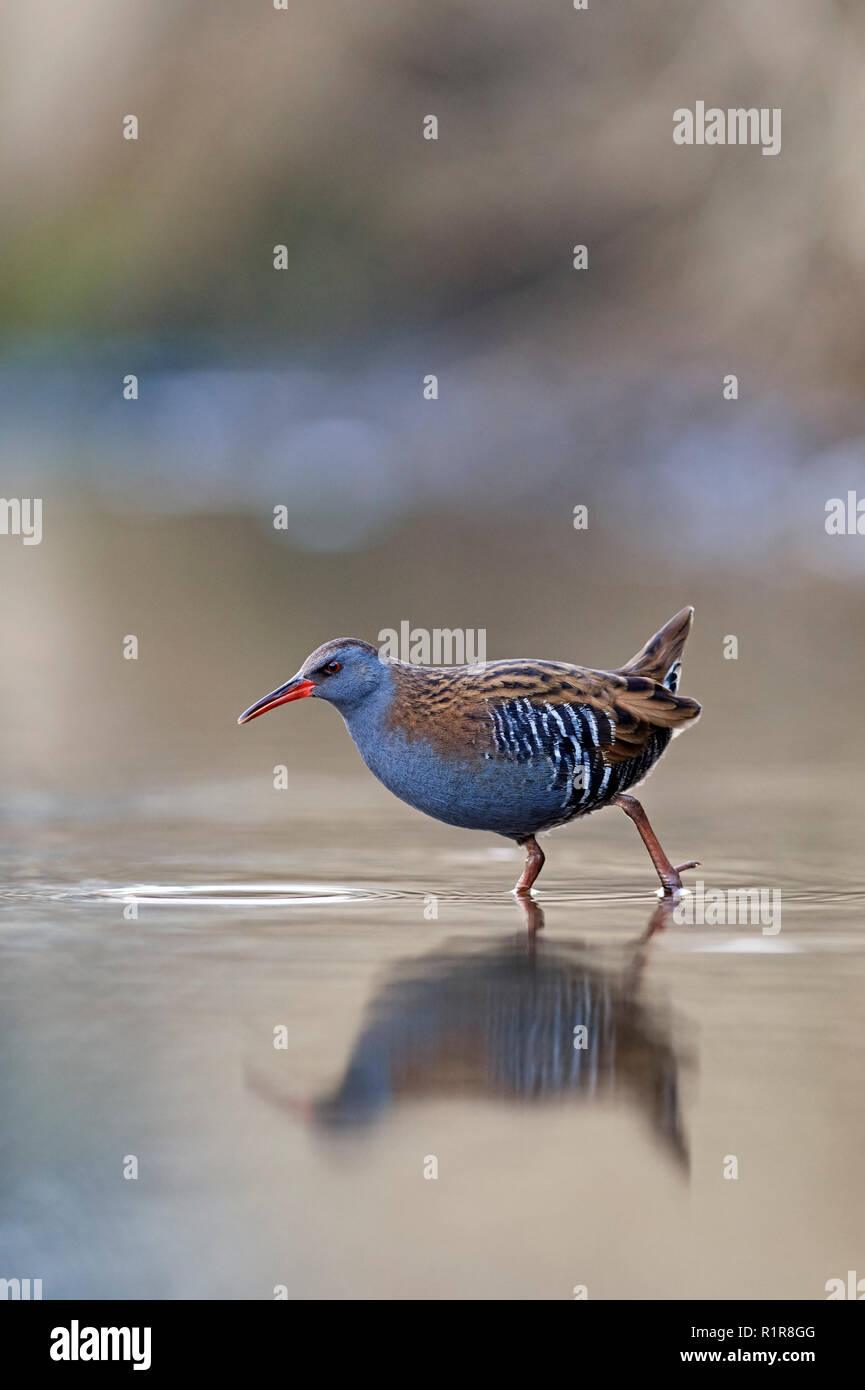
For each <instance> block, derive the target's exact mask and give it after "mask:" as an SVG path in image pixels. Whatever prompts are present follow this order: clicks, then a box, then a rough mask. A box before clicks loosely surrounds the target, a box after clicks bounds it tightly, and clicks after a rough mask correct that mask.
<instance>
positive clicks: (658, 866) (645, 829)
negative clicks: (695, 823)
mask: <svg viewBox="0 0 865 1390" xmlns="http://www.w3.org/2000/svg"><path fill="white" fill-rule="evenodd" d="M613 805H614V806H621V808H622V810H623V811H624V813H625V815H626V816H630V818H631V820H632V821H633V822H634V825H635V826H636V827H637V829H638V830H639V832H640V835H641V836H642V840H643V844H644V845H645V846H646V849H647V850H648V851H649V856H650V858H651V860H652V863H653V864H654V866H655V871H656V873H657V875H658V878H659V879H660V880H661V884H662V886H663V889H664V892H665V893H675V891H676V889H677V888H681V886H682V880H681V879H680V877H679V875H680V874H681V873H682V872H683V870H684V869H696V868H698V867H699V860H698V859H689V860H688V863H687V864H679V865H678V867H677V868H674V867H673V865H672V864H671V863H670V861H669V859H668V858H667V856H666V854H665V853H664V851H663V850H662V849H661V845H660V841H659V840H658V837H657V835H656V834H655V832H654V830H653V829H652V827H651V825H650V824H649V817H648V816H647V815H646V813H645V811H644V810H643V808H642V806H641V805H640V803H639V801H638V800H637V798H636V797H635V796H624V795H619V796H614V797H613Z"/></svg>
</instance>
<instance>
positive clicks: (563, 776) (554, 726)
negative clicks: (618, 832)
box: [490, 699, 672, 820]
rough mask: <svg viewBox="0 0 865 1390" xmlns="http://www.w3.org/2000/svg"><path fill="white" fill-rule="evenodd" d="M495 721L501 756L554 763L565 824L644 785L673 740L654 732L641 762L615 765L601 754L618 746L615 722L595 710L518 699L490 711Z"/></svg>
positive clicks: (667, 731)
mask: <svg viewBox="0 0 865 1390" xmlns="http://www.w3.org/2000/svg"><path fill="white" fill-rule="evenodd" d="M490 715H491V717H492V721H493V728H494V737H495V745H496V748H497V750H498V752H499V753H501V754H503V755H504V756H505V757H507V758H511V759H512V760H513V761H514V762H517V763H528V762H533V761H535V760H537V759H545V760H546V761H547V762H548V763H549V765H550V783H549V785H550V788H551V789H552V790H554V791H560V792H561V793H562V817H563V819H565V820H570V819H571V818H572V817H573V816H579V815H588V814H589V812H591V811H596V810H599V809H600V807H602V806H606V805H608V804H609V802H610V800H611V799H612V798H613V797H614V796H615V795H616V794H617V793H619V792H623V791H626V790H627V789H628V787H632V786H634V785H635V784H636V783H637V782H640V781H642V779H643V778H644V777H645V776H646V774H647V773H648V772H649V770H650V769H651V767H652V766H653V764H654V763H656V762H657V760H658V758H660V756H661V754H662V753H663V751H664V749H665V748H666V746H667V744H668V743H669V741H670V738H671V735H672V731H671V730H670V729H655V730H653V731H652V733H651V735H650V736H649V738H648V740H647V742H646V745H645V748H644V749H643V751H642V752H641V753H639V754H638V755H637V756H636V757H633V758H626V759H624V760H623V761H621V762H615V763H610V762H607V761H606V759H605V758H604V755H603V751H602V750H603V748H604V747H607V748H609V747H611V746H612V745H614V744H615V741H616V727H615V722H614V720H613V719H611V718H610V716H609V715H607V714H605V713H604V711H603V710H599V709H597V708H596V707H594V708H593V707H592V706H590V705H576V704H574V705H572V704H555V705H553V704H549V703H545V704H532V702H531V701H530V700H528V699H518V700H507V701H505V702H504V703H502V704H499V705H490Z"/></svg>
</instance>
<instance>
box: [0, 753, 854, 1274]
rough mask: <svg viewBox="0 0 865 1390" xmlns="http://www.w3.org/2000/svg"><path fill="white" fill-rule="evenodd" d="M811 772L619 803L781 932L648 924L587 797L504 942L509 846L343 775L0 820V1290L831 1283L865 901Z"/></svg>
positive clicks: (848, 1228) (830, 800) (661, 918)
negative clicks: (762, 896) (734, 1165)
mask: <svg viewBox="0 0 865 1390" xmlns="http://www.w3.org/2000/svg"><path fill="white" fill-rule="evenodd" d="M671 768H673V765H671ZM808 785H809V787H811V788H812V792H811V793H810V795H809V799H808V801H807V805H806V804H805V802H804V801H803V797H802V794H801V788H802V771H801V769H797V770H796V772H795V774H793V773H791V774H789V775H787V774H784V773H778V774H777V775H772V776H769V775H767V776H766V777H765V778H764V779H763V781H762V783H761V785H760V786H759V787H756V788H755V787H754V786H751V787H749V790H748V795H747V798H746V799H744V798H742V797H741V795H740V793H739V790H738V788H739V781H738V779H737V778H736V777H734V776H733V775H732V774H730V775H729V777H719V776H717V775H713V778H712V782H711V785H705V786H695V785H694V784H693V781H690V780H688V779H686V778H685V777H684V776H683V775H682V774H681V773H678V772H677V770H673V771H671V772H666V771H665V774H664V777H663V779H661V778H660V777H659V778H658V780H657V783H656V782H655V781H654V780H653V781H652V783H651V784H650V785H649V787H648V788H647V789H646V791H645V796H644V801H645V804H646V807H647V810H648V811H649V813H650V815H651V816H652V819H653V822H654V823H655V827H656V829H657V830H658V833H659V835H660V837H661V839H662V841H663V843H664V845H665V847H666V848H667V849H668V852H669V853H670V854H671V856H672V857H674V858H675V859H677V860H684V859H688V858H691V857H694V858H698V859H700V860H701V861H702V866H701V868H700V869H699V870H695V871H693V872H692V873H690V875H688V878H689V881H690V882H691V883H692V885H696V883H697V881H698V880H701V879H702V880H703V881H704V882H705V884H706V886H707V888H709V887H712V888H721V889H727V888H729V887H741V888H746V887H753V886H756V887H763V888H765V889H768V890H771V889H777V890H779V891H780V894H781V898H780V904H781V919H780V930H779V931H777V933H775V932H774V931H770V932H764V930H763V928H762V926H761V925H760V923H759V922H758V923H752V922H750V921H747V920H746V921H744V922H741V921H734V922H729V923H725V924H714V925H709V924H703V925H687V924H679V923H677V922H676V921H675V920H673V919H672V917H671V916H670V913H669V911H668V912H666V913H664V912H662V913H660V914H659V913H658V911H657V908H658V900H657V897H656V896H655V892H654V890H655V886H656V885H655V883H653V879H652V870H651V865H650V864H649V861H648V858H647V856H646V855H645V852H644V850H643V848H642V846H641V845H640V842H639V840H638V839H637V836H636V833H635V831H634V829H633V827H632V826H631V825H630V824H629V822H628V821H627V820H626V819H625V817H623V816H621V815H620V814H618V813H616V812H615V811H607V812H603V813H601V814H600V815H597V816H595V817H593V818H592V819H591V820H590V821H589V822H587V823H586V824H584V825H578V826H571V827H568V828H566V829H565V830H562V831H559V832H557V833H556V834H554V835H553V836H551V837H549V838H548V839H547V840H546V842H545V848H546V851H547V855H548V861H547V866H546V868H545V870H544V873H543V875H542V877H541V879H540V881H539V885H538V886H539V889H540V891H539V894H538V904H539V906H540V908H541V910H542V914H543V924H542V925H540V922H539V921H537V920H535V921H534V922H531V923H528V925H532V926H534V927H536V928H539V929H537V930H534V931H529V930H527V918H526V914H525V913H524V911H523V909H522V908H521V907H520V905H519V904H518V903H517V902H516V901H515V900H514V899H513V897H511V896H510V894H509V892H508V889H509V888H510V886H511V884H512V883H513V881H514V880H515V878H516V877H517V874H518V872H519V867H520V855H519V853H518V852H517V851H516V850H514V849H512V848H510V847H509V846H508V845H507V844H506V842H504V841H500V840H497V839H495V838H494V837H491V836H490V837H487V836H483V835H473V834H466V833H462V832H459V831H453V830H450V829H448V828H447V827H444V826H439V825H436V824H434V823H433V822H430V821H427V820H426V819H424V818H422V817H420V816H418V815H416V814H414V813H413V812H411V811H409V810H407V809H406V808H403V807H401V806H400V805H399V804H398V803H396V802H393V801H392V800H391V799H390V798H388V797H387V796H386V794H384V793H382V792H381V790H380V789H379V788H376V787H375V786H374V784H372V783H371V782H370V781H369V779H368V778H366V777H364V776H363V775H362V774H359V775H358V776H357V777H347V778H345V779H341V778H313V777H305V778H304V779H303V780H302V782H301V783H300V784H298V782H297V781H293V783H292V789H293V794H292V796H291V797H290V798H289V797H285V796H284V795H280V794H277V793H275V792H271V793H270V794H262V793H261V791H260V789H259V788H258V787H253V786H252V785H251V784H247V783H244V782H233V783H230V784H226V785H212V786H200V785H196V786H181V787H177V788H175V789H173V790H171V791H166V792H165V793H163V794H161V795H159V796H155V795H154V796H150V797H149V798H138V799H136V800H128V801H127V800H124V799H122V798H118V799H115V800H114V801H112V802H107V801H106V802H101V803H96V802H91V801H88V802H87V803H86V804H83V805H82V804H78V803H75V802H74V801H70V802H69V803H67V804H63V805H56V806H50V805H47V804H43V803H37V802H35V801H32V800H31V801H30V802H21V803H19V804H18V806H17V807H16V808H14V810H15V814H14V818H13V820H12V822H11V826H10V833H9V839H8V843H7V851H6V856H5V865H4V881H5V882H6V884H7V891H6V893H5V895H4V907H3V914H2V919H3V920H2V929H0V930H2V936H0V948H2V955H3V974H2V979H3V985H2V991H3V1010H2V1029H0V1048H2V1067H0V1088H2V1094H3V1113H4V1116H5V1121H6V1123H5V1126H4V1130H5V1138H4V1145H3V1149H4V1156H3V1178H2V1183H3V1214H4V1239H3V1264H4V1269H3V1270H0V1274H3V1275H5V1276H6V1277H28V1276H29V1277H31V1278H41V1279H42V1280H43V1290H44V1296H45V1297H46V1298H60V1297H77V1296H82V1297H94V1298H95V1297H121V1298H125V1297H132V1296H141V1297H156V1298H175V1297H183V1298H194V1297H205V1298H213V1297H228V1298H271V1297H273V1290H274V1288H275V1287H276V1286H278V1285H284V1286H285V1287H286V1289H287V1291H288V1295H289V1297H301V1298H310V1297H333V1298H354V1297H372V1298H446V1297H459V1298H507V1297H514V1298H565V1299H568V1298H571V1297H573V1289H574V1287H575V1286H576V1285H585V1286H586V1287H587V1290H588V1294H589V1297H590V1298H616V1297H618V1298H652V1297H655V1298H657V1297H662V1298H676V1297H699V1298H709V1297H722V1298H761V1297H771V1296H780V1297H786V1298H805V1299H808V1298H823V1297H825V1292H824V1285H825V1283H826V1281H827V1280H828V1279H830V1278H833V1277H846V1271H847V1270H848V1269H862V1268H863V1260H865V1250H863V1214H865V1213H863V1206H865V1204H863V1198H862V1153H863V1142H865V1102H863V1095H862V1086H861V1077H862V1074H863V1063H865V1041H863V1032H862V999H863V981H865V893H863V889H862V884H861V879H860V878H859V877H858V873H857V870H858V858H859V841H858V828H857V827H858V820H857V815H858V789H857V788H856V787H855V786H854V784H853V783H852V782H850V783H849V784H848V783H847V782H846V781H845V779H844V777H843V775H842V774H840V773H838V774H836V775H835V776H834V778H830V779H826V778H823V779H822V781H821V780H819V779H817V778H816V777H815V778H814V779H813V781H811V782H809V783H808ZM819 786H822V787H823V788H824V791H823V793H822V799H818V800H816V801H815V799H814V797H815V796H816V795H817V794H816V792H814V791H813V788H815V787H819ZM743 800H744V802H745V804H742V803H743ZM652 925H654V926H655V927H656V928H658V929H657V930H655V931H653V932H652V934H651V935H649V934H648V931H649V928H650V927H651V926H652ZM580 1026H584V1027H585V1028H586V1030H587V1031H586V1038H585V1042H586V1046H585V1047H583V1048H577V1047H575V1045H574V1044H575V1033H574V1030H575V1028H578V1027H580ZM275 1029H276V1030H282V1031H281V1032H280V1033H279V1035H278V1041H280V1042H281V1043H282V1044H284V1045H283V1046H280V1047H275V1046H274V1038H275V1034H274V1030H275ZM130 1155H134V1156H135V1157H136V1158H137V1161H138V1177H137V1179H136V1180H127V1179H125V1178H124V1176H123V1170H124V1163H125V1162H126V1161H127V1156H130ZM730 1156H733V1157H735V1158H736V1159H737V1161H738V1177H737V1178H725V1176H724V1171H725V1165H726V1166H727V1168H728V1169H729V1167H730ZM432 1158H435V1159H436V1160H437V1165H438V1176H437V1178H435V1179H430V1178H425V1176H424V1171H425V1168H427V1169H429V1168H430V1166H431V1165H430V1160H431V1159H432ZM863 1272H865V1271H863Z"/></svg>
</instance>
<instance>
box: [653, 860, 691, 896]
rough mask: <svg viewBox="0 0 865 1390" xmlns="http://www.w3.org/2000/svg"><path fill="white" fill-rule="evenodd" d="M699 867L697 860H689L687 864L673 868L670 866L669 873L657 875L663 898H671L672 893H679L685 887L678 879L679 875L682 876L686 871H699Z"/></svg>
mask: <svg viewBox="0 0 865 1390" xmlns="http://www.w3.org/2000/svg"><path fill="white" fill-rule="evenodd" d="M699 867H700V861H699V859H689V860H688V862H687V864H677V865H676V866H675V867H673V865H670V871H669V872H665V873H659V874H658V877H659V879H660V880H661V886H662V888H663V890H664V897H665V898H667V897H672V895H673V894H674V893H681V892H682V890H683V889H684V887H685V885H684V883H683V882H682V880H681V878H680V874H683V873H684V872H685V870H686V869H699Z"/></svg>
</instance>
